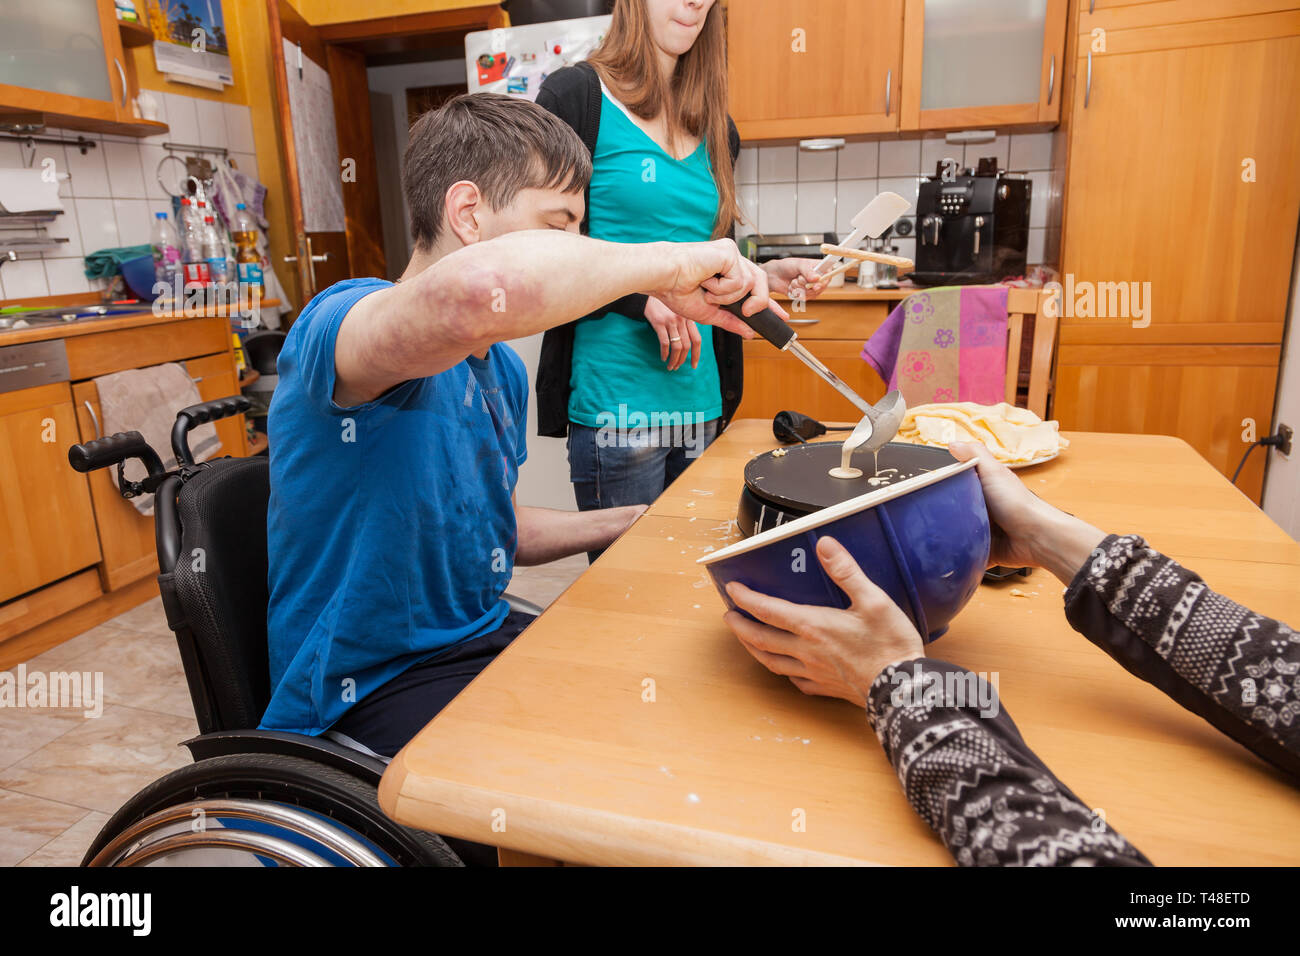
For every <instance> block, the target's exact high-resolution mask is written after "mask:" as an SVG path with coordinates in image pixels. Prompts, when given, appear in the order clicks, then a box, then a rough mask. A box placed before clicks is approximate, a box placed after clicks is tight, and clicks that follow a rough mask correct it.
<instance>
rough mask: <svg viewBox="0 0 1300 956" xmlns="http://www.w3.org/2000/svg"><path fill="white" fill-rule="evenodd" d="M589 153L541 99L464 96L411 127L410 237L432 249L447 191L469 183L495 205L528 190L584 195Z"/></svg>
mask: <svg viewBox="0 0 1300 956" xmlns="http://www.w3.org/2000/svg"><path fill="white" fill-rule="evenodd" d="M590 179H591V156H590V155H589V154H588V153H587V147H586V146H584V145H583V143H582V140H581V139H579V138H578V134H577V133H575V132H574V131H573V129H572V128H570V127H569V125H568V124H567V123H565V122H564V121H563V120H561V119H560V118H559V117H557V116H555V115H554V114H552V113H549V112H547V111H546V110H545V109H543V108H542V107H540V106H538V105H537V104H536V103H530V102H529V101H528V100H522V99H517V98H515V97H512V96H504V95H502V94H500V93H464V94H461V95H460V96H457V97H455V98H454V99H450V100H448V101H447V102H446V103H444V104H443V105H442V106H440V107H439V108H438V109H436V110H430V111H429V112H427V113H425V114H424V115H423V116H421V117H420V118H419V119H418V120H416V121H415V125H413V126H412V127H411V135H410V140H409V142H408V143H407V146H406V157H405V169H404V171H403V173H402V191H403V192H404V193H405V195H406V204H407V206H408V208H409V209H410V211H411V238H413V239H414V240H415V246H416V248H417V249H427V248H428V247H429V246H431V245H432V244H433V243H434V242H435V241H436V240H437V238H438V235H439V233H440V232H441V231H442V212H443V207H444V205H445V203H446V196H447V190H448V189H450V188H451V186H452V185H453V184H454V183H458V182H460V181H461V180H467V181H469V182H472V183H473V184H474V185H476V186H478V188H479V191H480V192H481V193H482V194H483V198H484V199H485V200H486V201H487V203H488V205H490V206H491V207H492V208H493V209H504V208H505V207H506V206H509V205H510V203H511V202H513V201H514V199H515V196H517V195H518V194H519V191H520V190H523V189H556V188H558V189H560V190H561V191H563V192H580V191H582V190H584V189H586V188H587V183H588V182H589V181H590Z"/></svg>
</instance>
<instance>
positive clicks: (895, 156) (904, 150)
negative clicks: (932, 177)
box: [878, 139, 921, 179]
mask: <svg viewBox="0 0 1300 956" xmlns="http://www.w3.org/2000/svg"><path fill="white" fill-rule="evenodd" d="M878 171H879V175H880V177H881V178H882V179H883V178H885V177H887V176H915V175H917V174H918V173H919V172H920V171H921V143H920V140H915V139H886V140H881V143H880V165H879V169H878Z"/></svg>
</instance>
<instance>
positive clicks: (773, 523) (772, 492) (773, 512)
mask: <svg viewBox="0 0 1300 956" xmlns="http://www.w3.org/2000/svg"><path fill="white" fill-rule="evenodd" d="M843 444H844V443H843V442H834V441H828V442H814V443H809V444H805V445H795V446H793V447H790V448H778V449H776V450H775V451H769V452H766V453H764V454H762V455H759V456H757V457H756V458H753V459H751V460H750V462H749V463H748V464H747V465H745V488H744V490H743V491H741V493H740V508H739V510H738V511H737V514H736V523H737V524H738V525H739V526H740V532H741V534H743V535H745V536H746V537H748V536H749V535H751V534H757V533H758V532H760V531H766V530H768V529H769V528H775V527H777V526H778V525H782V524H785V523H786V522H787V521H792V520H794V519H795V518H801V517H803V516H804V515H807V514H812V513H813V512H814V511H820V510H821V509H822V508H825V507H828V506H829V505H833V504H838V503H839V502H841V501H847V500H848V499H850V498H856V497H858V496H859V495H864V494H866V493H867V492H870V491H876V490H879V489H880V488H886V487H889V486H891V485H895V484H897V483H898V482H900V481H902V480H903V479H904V478H911V477H913V476H915V475H919V474H922V473H924V472H927V471H934V470H935V469H936V468H942V467H943V466H944V465H951V464H952V463H953V462H955V461H956V460H957V459H956V458H954V457H953V456H952V455H950V454H949V453H948V451H947V450H946V449H944V448H929V447H927V446H925V445H909V444H906V443H905V442H890V443H889V444H887V445H885V446H884V447H883V448H881V449H880V472H879V475H877V473H876V472H875V471H874V462H873V460H872V455H871V452H869V451H861V450H859V451H857V452H855V453H854V455H853V465H854V466H855V467H857V468H860V469H862V477H861V478H832V477H831V476H830V474H829V472H830V470H831V469H832V468H834V467H835V466H837V465H838V464H839V463H840V455H841V452H842V451H843ZM890 469H894V470H893V471H891V470H890ZM872 478H878V479H879V480H877V481H876V482H875V483H874V484H873V483H872V481H871V479H872Z"/></svg>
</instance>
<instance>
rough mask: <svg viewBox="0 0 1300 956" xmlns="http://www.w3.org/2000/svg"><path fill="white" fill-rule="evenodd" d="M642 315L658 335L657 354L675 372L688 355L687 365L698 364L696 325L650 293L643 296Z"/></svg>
mask: <svg viewBox="0 0 1300 956" xmlns="http://www.w3.org/2000/svg"><path fill="white" fill-rule="evenodd" d="M645 319H646V321H647V322H649V323H650V327H651V328H652V329H654V330H655V335H657V336H658V337H659V358H660V359H661V360H662V361H663V362H665V363H666V364H667V365H668V371H670V372H675V371H677V369H679V368H681V367H682V365H683V364H684V363H685V362H686V360H687V359H688V358H689V359H690V360H691V368H699V367H700V341H701V340H700V328H699V326H698V325H696V324H695V323H694V322H692V321H691V320H690V319H684V318H682V317H681V316H680V315H678V314H677V313H676V312H674V311H673V310H672V309H670V308H668V306H666V305H664V304H663V303H662V302H660V301H659V300H658V299H656V298H655V297H654V296H650V297H649V298H647V299H646V304H645Z"/></svg>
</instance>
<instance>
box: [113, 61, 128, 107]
mask: <svg viewBox="0 0 1300 956" xmlns="http://www.w3.org/2000/svg"><path fill="white" fill-rule="evenodd" d="M113 65H114V66H115V67H117V77H118V79H120V80H121V81H122V105H123V106H126V71H125V70H123V69H122V61H121V60H119V59H118V58H117V57H113Z"/></svg>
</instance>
